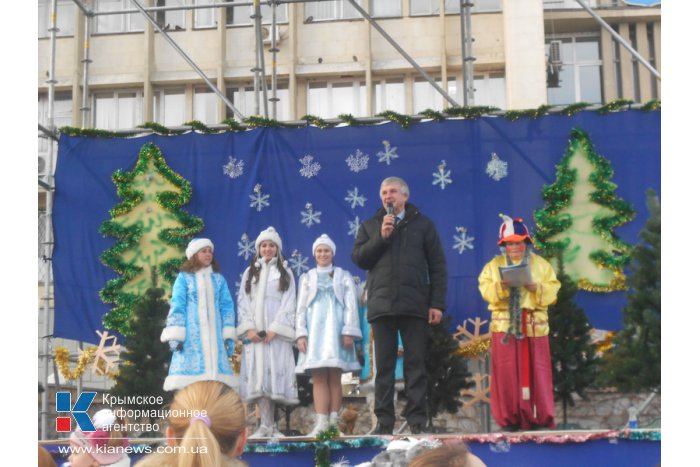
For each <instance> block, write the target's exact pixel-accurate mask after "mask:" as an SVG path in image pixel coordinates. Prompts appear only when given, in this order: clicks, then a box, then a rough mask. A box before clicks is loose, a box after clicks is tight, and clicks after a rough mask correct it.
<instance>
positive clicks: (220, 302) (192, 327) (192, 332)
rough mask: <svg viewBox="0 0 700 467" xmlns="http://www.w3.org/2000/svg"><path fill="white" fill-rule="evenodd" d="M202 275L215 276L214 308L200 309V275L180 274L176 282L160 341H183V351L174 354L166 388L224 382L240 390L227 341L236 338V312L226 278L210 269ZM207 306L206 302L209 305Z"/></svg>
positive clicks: (213, 283) (173, 388)
mask: <svg viewBox="0 0 700 467" xmlns="http://www.w3.org/2000/svg"><path fill="white" fill-rule="evenodd" d="M204 271H206V272H204V273H203V275H202V277H204V274H206V275H209V277H211V283H212V289H213V303H214V307H209V308H207V307H206V306H205V307H200V306H199V305H200V302H199V300H200V297H199V293H200V290H198V287H197V279H196V274H200V271H198V272H197V273H191V272H180V273H179V274H178V276H177V279H175V283H174V284H173V290H172V298H171V300H170V312H169V313H168V318H167V321H166V327H165V329H163V333H162V334H161V337H160V340H161V341H162V342H168V341H171V340H175V341H180V342H183V346H182V350H176V351H175V352H173V357H172V360H171V362H170V370H169V373H168V377H167V378H166V379H165V383H164V385H163V389H165V390H166V391H171V390H176V389H181V388H183V387H185V386H187V385H188V384H190V383H193V382H195V381H202V380H215V381H221V382H222V383H225V384H227V385H229V386H231V387H233V388H237V387H238V378H237V377H236V375H235V374H234V372H233V370H232V368H231V363H230V362H229V360H228V354H227V352H226V347H225V345H224V341H225V340H226V339H233V340H234V341H235V339H236V313H235V309H234V305H233V299H232V298H231V292H230V291H229V288H228V284H227V283H226V279H225V278H224V276H222V275H221V274H219V273H217V272H212V271H211V268H206V269H205V270H204ZM205 303H206V302H205Z"/></svg>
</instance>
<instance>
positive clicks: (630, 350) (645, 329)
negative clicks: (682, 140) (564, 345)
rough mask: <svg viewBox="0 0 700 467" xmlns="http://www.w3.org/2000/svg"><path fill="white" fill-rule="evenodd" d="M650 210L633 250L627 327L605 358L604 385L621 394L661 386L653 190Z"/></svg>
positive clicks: (658, 239)
mask: <svg viewBox="0 0 700 467" xmlns="http://www.w3.org/2000/svg"><path fill="white" fill-rule="evenodd" d="M647 208H648V209H649V214H650V217H649V219H648V220H647V222H646V225H645V226H644V229H643V230H642V232H641V233H640V237H641V239H642V241H641V242H640V243H639V244H638V245H637V246H636V247H635V248H634V250H633V251H632V265H631V267H630V269H631V273H630V275H631V278H630V288H629V291H628V292H627V306H626V307H625V309H624V310H623V316H624V327H623V329H622V331H620V332H619V333H618V334H617V335H616V336H615V338H614V339H613V348H612V349H611V350H610V351H609V352H608V353H607V354H605V356H604V359H603V360H604V366H603V373H602V375H601V382H602V384H604V385H610V386H615V387H617V388H618V389H620V390H621V391H642V390H646V389H655V388H657V387H659V386H660V385H661V206H660V204H659V199H658V197H657V196H656V193H655V192H654V191H653V190H648V191H647Z"/></svg>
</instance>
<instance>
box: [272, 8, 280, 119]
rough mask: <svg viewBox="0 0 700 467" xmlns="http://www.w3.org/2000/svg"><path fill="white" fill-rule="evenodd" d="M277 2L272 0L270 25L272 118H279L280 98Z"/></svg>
mask: <svg viewBox="0 0 700 467" xmlns="http://www.w3.org/2000/svg"><path fill="white" fill-rule="evenodd" d="M277 3H278V2H271V7H272V25H271V26H270V35H271V36H272V47H270V52H272V63H271V64H270V66H271V68H272V97H271V98H270V102H272V119H273V120H277V103H278V102H279V98H278V97H277V52H279V49H278V48H277Z"/></svg>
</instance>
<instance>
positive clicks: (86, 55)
mask: <svg viewBox="0 0 700 467" xmlns="http://www.w3.org/2000/svg"><path fill="white" fill-rule="evenodd" d="M84 16H85V34H84V38H85V44H84V52H83V59H82V63H83V105H82V106H81V107H80V112H81V113H82V124H83V128H88V127H89V126H90V125H89V118H90V103H89V99H90V94H89V92H90V89H89V86H88V83H89V73H90V63H92V60H90V28H91V24H92V20H91V19H90V16H89V15H84Z"/></svg>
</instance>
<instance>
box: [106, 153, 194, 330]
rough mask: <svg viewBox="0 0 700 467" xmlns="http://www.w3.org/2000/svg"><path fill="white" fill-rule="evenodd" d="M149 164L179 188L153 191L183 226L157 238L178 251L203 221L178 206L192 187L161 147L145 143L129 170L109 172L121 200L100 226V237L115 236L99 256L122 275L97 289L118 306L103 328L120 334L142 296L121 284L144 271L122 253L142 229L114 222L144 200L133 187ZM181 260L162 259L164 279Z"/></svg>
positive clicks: (172, 275)
mask: <svg viewBox="0 0 700 467" xmlns="http://www.w3.org/2000/svg"><path fill="white" fill-rule="evenodd" d="M150 163H152V164H153V166H154V167H155V169H156V171H157V172H158V173H159V174H160V175H161V176H163V178H165V179H166V180H167V181H169V182H170V183H172V184H173V185H174V186H175V187H177V188H178V189H179V193H176V192H173V191H162V192H159V193H157V194H156V197H155V199H156V202H157V203H158V204H159V205H160V206H161V207H163V208H164V209H166V210H168V211H170V212H171V213H172V214H173V215H174V216H175V218H176V219H177V221H178V222H179V223H180V224H181V225H182V227H177V228H169V229H163V230H162V231H160V232H159V233H158V238H159V239H160V240H162V241H163V242H164V243H166V244H168V245H171V246H173V247H175V248H177V249H179V250H183V249H184V248H185V246H186V245H187V242H188V241H189V240H190V239H191V238H192V237H194V236H195V235H196V234H197V233H199V232H200V231H201V230H202V229H203V228H204V222H203V221H202V219H200V218H198V217H194V216H191V215H189V214H187V212H185V211H184V210H183V209H182V208H181V206H182V205H184V204H186V203H187V202H188V201H189V200H190V198H191V197H192V186H191V185H190V183H189V182H188V181H187V180H185V179H184V178H183V177H182V176H180V175H179V174H177V173H175V172H174V171H173V170H172V169H171V168H170V167H168V165H167V163H166V162H165V159H164V158H163V154H162V153H161V152H160V149H158V147H157V146H156V145H155V144H153V143H147V144H144V145H143V147H142V148H141V150H140V151H139V158H138V161H137V162H136V167H134V170H132V171H131V172H123V171H122V170H117V171H115V172H114V174H113V175H112V181H113V182H114V183H115V185H116V186H117V195H119V197H120V198H122V199H123V201H122V202H120V203H119V204H117V205H116V206H115V207H113V208H112V209H110V211H109V213H110V216H111V220H108V221H105V222H103V223H102V225H101V226H100V233H101V234H102V235H103V236H112V237H116V238H117V242H116V243H115V244H114V245H113V246H112V247H111V248H109V249H107V250H105V251H104V252H103V253H102V254H101V255H100V260H101V261H102V263H103V264H104V265H105V266H107V267H110V268H112V269H114V270H115V271H116V272H117V273H119V274H120V275H121V277H118V278H116V279H112V280H110V281H108V282H107V284H106V285H105V287H104V288H103V289H102V290H100V298H101V299H102V301H104V302H105V303H113V304H115V305H117V306H116V307H115V308H113V309H112V310H110V311H109V312H108V313H107V314H106V315H105V317H104V319H103V322H104V325H105V328H107V329H116V330H118V331H119V332H120V333H122V334H123V335H128V334H130V331H131V330H130V328H129V319H130V317H131V312H132V309H133V306H134V304H135V303H136V302H137V301H138V300H139V299H140V298H141V297H139V296H137V295H136V294H133V293H129V292H124V291H123V290H122V289H123V287H124V286H125V285H126V284H127V283H128V282H129V281H130V280H131V279H133V278H134V277H135V276H136V275H137V274H140V273H141V272H143V268H142V267H140V266H135V265H132V264H128V263H126V262H125V261H124V260H123V259H122V255H123V254H124V253H125V252H126V251H127V250H129V249H131V248H133V247H135V246H136V245H138V243H139V241H140V239H141V236H142V235H143V228H142V227H141V226H138V225H132V226H128V227H125V226H123V225H121V224H119V223H118V222H116V221H115V218H116V217H119V216H121V215H124V214H126V213H128V212H130V211H131V210H132V209H134V207H136V206H137V205H138V204H140V203H141V202H142V201H143V197H144V194H143V192H141V191H139V190H135V189H133V183H134V180H135V178H136V176H138V175H143V174H144V173H145V172H146V170H147V169H148V166H149V164H150ZM181 262H182V258H175V259H171V260H169V261H165V262H163V263H162V264H160V265H159V266H158V270H159V272H160V274H161V277H163V278H164V279H165V280H167V281H172V280H174V278H175V275H176V271H177V266H179V264H180V263H181Z"/></svg>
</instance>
